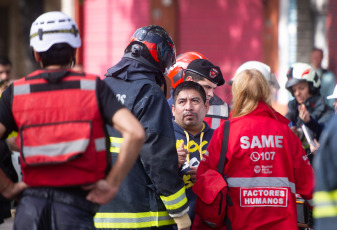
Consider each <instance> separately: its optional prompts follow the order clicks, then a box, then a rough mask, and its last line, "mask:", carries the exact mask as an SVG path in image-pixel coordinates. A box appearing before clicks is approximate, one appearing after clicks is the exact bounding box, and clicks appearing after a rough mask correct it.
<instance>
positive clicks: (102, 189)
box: [87, 108, 145, 204]
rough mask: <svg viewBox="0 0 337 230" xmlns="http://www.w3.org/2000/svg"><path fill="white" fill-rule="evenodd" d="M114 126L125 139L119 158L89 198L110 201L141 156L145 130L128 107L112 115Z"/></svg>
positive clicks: (94, 200) (97, 200) (102, 202)
mask: <svg viewBox="0 0 337 230" xmlns="http://www.w3.org/2000/svg"><path fill="white" fill-rule="evenodd" d="M112 124H113V127H114V128H115V129H116V130H118V131H119V132H120V133H121V134H122V137H123V139H124V141H123V143H122V145H121V150H120V153H119V155H118V159H117V161H116V163H115V164H114V166H113V167H112V169H111V170H110V172H109V173H108V175H107V177H106V178H105V180H99V181H98V182H96V183H95V185H94V188H93V189H92V190H91V191H90V193H89V194H88V196H87V199H88V200H90V201H92V202H95V203H99V204H106V203H108V202H109V201H110V200H111V199H112V198H113V197H114V196H115V195H116V193H117V191H118V189H119V187H120V185H121V183H122V181H123V179H124V178H125V176H126V175H127V173H128V172H129V171H130V169H131V167H132V166H133V164H134V163H135V161H136V159H137V158H138V156H139V152H140V148H141V147H142V145H143V142H144V138H145V132H144V129H143V127H142V126H141V124H140V123H139V122H138V120H137V119H136V118H135V117H134V116H133V115H132V114H131V112H129V110H128V109H126V108H122V109H119V110H118V111H117V112H116V113H115V114H114V116H113V117H112Z"/></svg>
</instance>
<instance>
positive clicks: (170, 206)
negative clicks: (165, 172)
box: [160, 186, 187, 210]
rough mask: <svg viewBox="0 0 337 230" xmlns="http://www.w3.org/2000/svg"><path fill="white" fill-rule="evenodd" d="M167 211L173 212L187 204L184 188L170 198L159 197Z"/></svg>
mask: <svg viewBox="0 0 337 230" xmlns="http://www.w3.org/2000/svg"><path fill="white" fill-rule="evenodd" d="M160 198H161V200H162V201H163V203H164V205H165V207H166V209H167V210H174V209H178V208H180V207H182V206H183V205H184V204H186V203H187V198H186V194H185V186H184V187H182V188H181V189H180V190H179V191H178V192H176V193H175V194H173V195H171V196H160Z"/></svg>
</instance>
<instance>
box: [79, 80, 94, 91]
mask: <svg viewBox="0 0 337 230" xmlns="http://www.w3.org/2000/svg"><path fill="white" fill-rule="evenodd" d="M80 82H81V89H82V90H96V81H93V80H81V81H80Z"/></svg>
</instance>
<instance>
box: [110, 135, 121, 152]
mask: <svg viewBox="0 0 337 230" xmlns="http://www.w3.org/2000/svg"><path fill="white" fill-rule="evenodd" d="M122 142H123V138H120V137H110V152H111V153H119V152H120V151H121V145H122Z"/></svg>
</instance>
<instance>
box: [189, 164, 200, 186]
mask: <svg viewBox="0 0 337 230" xmlns="http://www.w3.org/2000/svg"><path fill="white" fill-rule="evenodd" d="M190 169H191V170H190V171H188V172H187V174H188V175H190V176H191V181H192V182H193V183H195V182H196V181H197V169H198V167H197V166H190Z"/></svg>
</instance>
